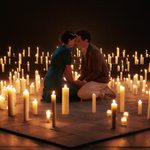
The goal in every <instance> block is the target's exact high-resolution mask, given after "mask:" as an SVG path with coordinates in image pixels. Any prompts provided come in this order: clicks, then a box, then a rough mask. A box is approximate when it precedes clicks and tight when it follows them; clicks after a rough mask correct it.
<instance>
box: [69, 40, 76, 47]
mask: <svg viewBox="0 0 150 150" xmlns="http://www.w3.org/2000/svg"><path fill="white" fill-rule="evenodd" d="M75 40H76V39H75V38H74V39H72V40H71V39H69V40H68V44H67V45H68V46H69V47H74V45H75Z"/></svg>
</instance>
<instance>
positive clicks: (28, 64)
mask: <svg viewBox="0 0 150 150" xmlns="http://www.w3.org/2000/svg"><path fill="white" fill-rule="evenodd" d="M27 71H28V72H30V63H29V61H28V62H27Z"/></svg>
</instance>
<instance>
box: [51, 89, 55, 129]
mask: <svg viewBox="0 0 150 150" xmlns="http://www.w3.org/2000/svg"><path fill="white" fill-rule="evenodd" d="M51 104H52V128H55V127H56V95H55V91H53V92H52V94H51Z"/></svg>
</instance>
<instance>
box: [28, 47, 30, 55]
mask: <svg viewBox="0 0 150 150" xmlns="http://www.w3.org/2000/svg"><path fill="white" fill-rule="evenodd" d="M28 57H30V47H28Z"/></svg>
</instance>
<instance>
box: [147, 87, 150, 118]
mask: <svg viewBox="0 0 150 150" xmlns="http://www.w3.org/2000/svg"><path fill="white" fill-rule="evenodd" d="M147 119H150V89H149V92H148V110H147Z"/></svg>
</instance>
